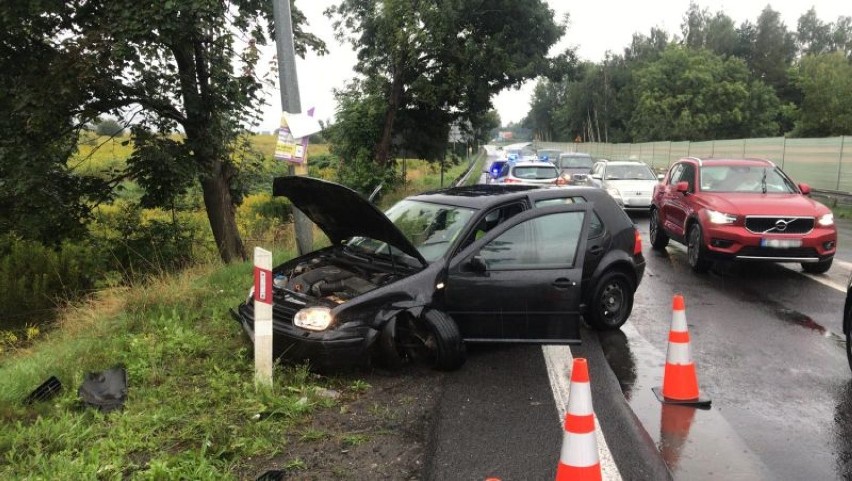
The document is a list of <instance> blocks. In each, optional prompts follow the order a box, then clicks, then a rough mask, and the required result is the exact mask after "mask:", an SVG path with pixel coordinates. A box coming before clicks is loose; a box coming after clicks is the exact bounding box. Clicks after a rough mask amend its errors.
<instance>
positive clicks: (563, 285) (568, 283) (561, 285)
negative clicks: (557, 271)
mask: <svg viewBox="0 0 852 481" xmlns="http://www.w3.org/2000/svg"><path fill="white" fill-rule="evenodd" d="M576 285H577V283H576V282H574V281H572V280H571V279H566V278H564V277H560V278H559V279H556V280H555V281H553V287H555V288H557V289H568V288H569V287H574V286H576Z"/></svg>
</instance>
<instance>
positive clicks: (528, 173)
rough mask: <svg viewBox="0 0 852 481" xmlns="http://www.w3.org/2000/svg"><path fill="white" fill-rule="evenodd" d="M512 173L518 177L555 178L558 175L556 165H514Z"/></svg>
mask: <svg viewBox="0 0 852 481" xmlns="http://www.w3.org/2000/svg"><path fill="white" fill-rule="evenodd" d="M512 175H514V176H515V177H517V178H519V179H555V178H557V177H559V172H558V171H557V170H556V167H553V166H552V165H550V166H541V167H538V166H529V167H515V170H513V171H512Z"/></svg>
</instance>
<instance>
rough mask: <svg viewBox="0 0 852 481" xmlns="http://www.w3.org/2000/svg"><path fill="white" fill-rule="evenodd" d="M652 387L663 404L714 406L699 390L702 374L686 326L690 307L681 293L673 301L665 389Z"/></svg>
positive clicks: (664, 376) (664, 377)
mask: <svg viewBox="0 0 852 481" xmlns="http://www.w3.org/2000/svg"><path fill="white" fill-rule="evenodd" d="M652 390H653V391H654V394H656V396H657V399H659V400H660V402H663V403H672V404H689V405H694V406H696V407H703V408H707V407H709V406H710V399H708V398H703V397H701V393H700V392H699V391H698V375H697V374H696V372H695V364H694V363H693V362H692V350H691V349H690V347H689V331H688V330H687V327H686V307H685V306H684V302H683V296H682V295H680V294H675V296H674V300H673V301H672V327H671V330H670V331H669V349H668V352H667V353H666V370H665V372H664V373H663V388H662V390H661V389H660V388H658V387H655V388H653V389H652Z"/></svg>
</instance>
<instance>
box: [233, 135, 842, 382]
mask: <svg viewBox="0 0 852 481" xmlns="http://www.w3.org/2000/svg"><path fill="white" fill-rule="evenodd" d="M511 154H512V153H510V155H511ZM570 154H571V155H564V154H563V153H555V152H554V153H550V152H548V153H546V154H541V153H539V155H543V157H549V156H550V155H555V156H556V158H555V160H550V159H549V158H541V159H537V160H528V159H527V160H525V159H523V155H527V154H524V153H523V152H518V154H517V157H516V158H513V160H512V161H509V160H508V159H506V160H505V161H504V163H503V164H502V166H501V167H500V172H503V171H508V175H506V176H502V177H505V179H503V180H504V181H503V182H494V183H493V184H492V185H477V186H471V187H454V188H449V189H442V190H439V191H434V192H429V193H424V194H419V195H415V196H411V197H408V198H406V199H403V200H402V201H400V202H399V203H397V204H395V205H394V206H393V207H391V208H390V209H388V210H387V211H385V212H381V211H379V210H378V209H377V208H376V207H375V206H374V205H373V204H371V203H370V202H369V201H368V200H366V199H364V198H363V197H361V196H360V195H359V194H357V193H356V192H354V191H351V190H349V189H348V188H346V187H343V186H340V185H337V184H333V183H329V182H324V181H321V180H317V179H309V178H304V177H286V178H278V179H275V182H274V185H273V192H274V194H275V195H283V196H286V197H288V198H289V199H290V201H291V202H292V203H293V205H294V206H296V207H298V208H299V209H300V210H301V211H302V212H304V213H305V214H307V215H308V217H309V218H311V219H312V220H313V221H314V222H315V223H316V224H317V225H318V226H319V227H320V228H321V229H322V230H323V231H324V232H325V233H326V235H327V236H328V238H329V239H330V240H331V242H332V245H331V246H329V247H327V248H324V249H321V250H318V251H316V252H312V253H309V254H306V255H303V256H300V257H297V258H295V259H292V260H289V261H287V262H285V263H283V264H281V265H279V266H277V267H275V268H274V269H273V277H274V279H275V281H276V282H275V285H274V290H273V298H274V306H273V338H274V352H275V355H276V357H281V358H285V359H289V360H293V361H308V362H310V363H312V364H313V365H314V366H316V367H320V368H322V367H332V366H334V367H339V366H341V365H344V366H345V365H353V364H363V363H369V362H370V361H371V360H380V361H382V362H384V363H387V364H391V365H394V364H400V363H403V362H406V361H411V362H425V363H427V364H429V365H431V366H433V367H436V368H439V369H455V368H458V367H459V366H461V364H462V363H463V362H464V358H465V348H464V346H465V344H466V343H475V342H510V343H518V342H521V343H576V342H579V340H580V336H579V323H580V321H581V319H582V320H584V321H585V322H586V323H587V324H589V325H590V326H591V327H593V328H596V329H617V328H619V327H620V326H621V325H622V324H623V323H624V322H625V321H626V320H627V318H628V316H629V315H630V312H631V310H632V306H633V295H634V292H635V290H636V288H637V287H638V285H639V283H640V282H641V280H642V276H643V273H644V267H645V259H644V257H643V254H642V242H641V237H640V234H639V231H638V229H637V228H636V226H635V224H634V222H633V220H632V219H631V218H630V217H628V215H627V213H626V211H628V210H635V211H640V212H647V213H648V214H649V216H648V217H649V222H650V233H651V236H650V237H651V244H652V247H653V248H655V249H664V248H665V246H666V245H667V244H668V242H669V241H671V240H674V241H677V242H681V243H683V244H684V245H686V247H687V259H688V261H689V264H690V266H691V267H692V268H693V269H694V270H695V271H697V272H703V271H706V270H707V269H708V268H709V266H710V263H712V262H713V261H715V260H723V259H733V260H739V261H771V262H799V263H801V265H802V267H803V269H804V270H806V271H808V272H812V273H821V272H825V271H827V270H828V269H829V268H830V266H831V263H832V260H833V256H834V253H835V250H836V240H837V233H836V228H835V226H834V222H833V216H832V214H831V211H830V210H829V209H828V208H826V207H825V206H823V205H822V204H820V203H818V202H816V201H814V200H813V199H811V198H810V197H809V196H808V194H809V192H810V188H809V187H808V186H807V185H805V184H795V183H793V181H792V180H791V179H790V178H789V177H787V176H786V174H784V173H783V171H781V169H780V168H778V167H777V166H775V165H774V164H773V163H771V162H769V161H766V160H755V159H748V160H722V159H699V158H691V157H690V158H684V159H680V160H679V161H677V162H675V163H674V164H673V165H672V166H671V167H670V169H669V170H668V172H667V173H666V174H665V175H659V176H658V175H656V174H655V173H654V172H653V171H652V170H651V169H650V168H649V167H648V166H647V165H646V164H644V163H641V162H636V161H610V160H606V159H597V160H594V159H592V157H591V156H589V155H588V154H579V155H578V154H576V153H570ZM586 168H588V170H586V171H585V172H583V171H582V170H584V169H586ZM571 169H576V170H580V172H577V171H575V170H571ZM497 178H500V177H497ZM560 178H561V179H563V180H565V179H566V178H569V179H570V180H571V183H570V184H569V183H568V182H562V183H560V182H558V180H559V179H560ZM506 179H513V180H515V179H517V181H513V180H510V181H508V182H506V181H505V180H506ZM542 181H543V182H542ZM567 185H571V187H570V188H563V186H567ZM845 311H846V312H845V314H846V317H849V318H850V319H852V307H847V308H846V310H845ZM233 315H234V317H235V319H236V320H237V321H238V322H239V323H240V324H241V325H242V326H243V328H244V329H245V331H246V333H247V334H248V335H249V337H252V338H253V335H254V310H253V303H252V293H251V292H250V293H249V296H248V298H247V299H246V301H245V302H244V303H242V304H241V305H240V306H239V307H238V308H237V309H236V310H234V311H233ZM850 324H852V320H849V321H847V320H844V331H845V333H846V334H847V336H849V335H850V330H852V327H850ZM850 349H852V348H850ZM847 353H848V354H849V356H850V365H852V350H849V349H848V350H847Z"/></svg>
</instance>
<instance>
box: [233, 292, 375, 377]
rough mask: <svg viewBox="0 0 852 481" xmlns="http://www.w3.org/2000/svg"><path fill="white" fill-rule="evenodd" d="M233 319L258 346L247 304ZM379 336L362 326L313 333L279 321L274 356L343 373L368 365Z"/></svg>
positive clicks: (274, 323) (275, 324)
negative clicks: (349, 369) (343, 371)
mask: <svg viewBox="0 0 852 481" xmlns="http://www.w3.org/2000/svg"><path fill="white" fill-rule="evenodd" d="M231 315H232V316H233V317H234V319H235V320H236V321H237V322H239V323H240V325H242V327H243V330H245V332H246V334H248V336H249V338H250V339H251V340H252V342H254V311H253V309H252V308H251V307H250V306H249V305H248V304H246V303H242V304H240V305H239V307H238V308H237V310H236V311H234V310H233V309H232V310H231ZM378 335H379V332H378V331H377V330H376V329H373V328H372V327H370V326H366V325H364V324H361V323H355V322H351V323H347V324H344V325H342V326H340V327H337V328H334V329H329V330H326V331H309V330H307V329H302V328H300V327H297V326H294V325H293V324H292V323H288V322H285V321H282V320H279V319H273V321H272V355H273V357H274V358H275V359H276V360H277V359H282V360H286V361H289V362H294V363H300V362H308V363H309V364H310V365H311V366H312V367H315V368H317V369H340V368H346V367H352V366H357V365H361V364H364V363H366V362H367V361H368V359H369V351H370V346H372V344H373V342H374V341H375V340H376V338H377V337H378Z"/></svg>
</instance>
